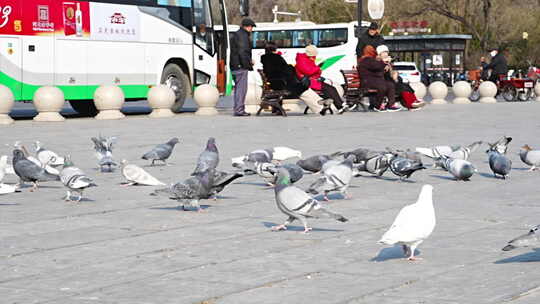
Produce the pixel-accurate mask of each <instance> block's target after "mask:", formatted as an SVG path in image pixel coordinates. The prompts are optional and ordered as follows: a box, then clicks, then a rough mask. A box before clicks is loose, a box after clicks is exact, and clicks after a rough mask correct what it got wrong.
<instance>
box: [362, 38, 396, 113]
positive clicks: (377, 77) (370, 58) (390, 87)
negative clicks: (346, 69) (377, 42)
mask: <svg viewBox="0 0 540 304" xmlns="http://www.w3.org/2000/svg"><path fill="white" fill-rule="evenodd" d="M357 69H358V76H359V77H360V81H361V84H362V87H363V88H367V89H376V90H377V94H376V95H375V98H372V99H371V98H370V101H369V102H370V105H369V108H370V109H371V110H373V111H375V112H397V111H400V110H401V107H399V106H397V105H396V104H395V103H396V85H395V83H394V82H393V81H392V80H387V79H385V76H384V74H385V73H387V72H390V70H391V69H390V66H389V64H387V63H384V62H383V61H382V58H381V57H380V56H378V55H377V51H376V50H375V48H374V47H373V46H371V45H367V46H366V47H365V48H364V51H363V54H362V57H361V58H360V60H358V66H357ZM385 97H386V98H388V103H387V104H386V106H385V105H384V104H383V101H384V98H385Z"/></svg>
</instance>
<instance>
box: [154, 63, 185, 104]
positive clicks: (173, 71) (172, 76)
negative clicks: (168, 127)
mask: <svg viewBox="0 0 540 304" xmlns="http://www.w3.org/2000/svg"><path fill="white" fill-rule="evenodd" d="M161 83H162V84H165V85H166V86H168V87H169V88H171V89H172V90H173V91H174V95H176V102H175V103H174V105H173V107H172V109H171V110H172V111H173V112H176V113H178V112H180V110H182V107H183V106H184V102H185V101H186V98H187V97H188V95H189V93H190V92H191V87H190V84H189V79H188V76H187V75H186V74H185V73H184V71H182V69H181V68H180V67H179V66H178V65H177V64H174V63H169V64H167V65H166V66H165V68H164V69H163V74H162V75H161Z"/></svg>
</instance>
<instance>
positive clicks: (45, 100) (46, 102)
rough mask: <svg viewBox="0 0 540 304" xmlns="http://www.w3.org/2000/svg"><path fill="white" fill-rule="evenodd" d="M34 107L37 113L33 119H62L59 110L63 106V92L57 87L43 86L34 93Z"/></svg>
mask: <svg viewBox="0 0 540 304" xmlns="http://www.w3.org/2000/svg"><path fill="white" fill-rule="evenodd" d="M33 101H34V107H35V108H36V110H37V111H38V115H37V116H36V117H34V120H35V121H64V120H66V119H65V118H64V117H63V116H62V115H60V113H59V112H60V110H62V107H63V106H64V102H65V100H64V92H62V90H60V89H59V88H57V87H52V86H44V87H41V88H39V89H38V90H37V91H36V92H35V93H34V99H33Z"/></svg>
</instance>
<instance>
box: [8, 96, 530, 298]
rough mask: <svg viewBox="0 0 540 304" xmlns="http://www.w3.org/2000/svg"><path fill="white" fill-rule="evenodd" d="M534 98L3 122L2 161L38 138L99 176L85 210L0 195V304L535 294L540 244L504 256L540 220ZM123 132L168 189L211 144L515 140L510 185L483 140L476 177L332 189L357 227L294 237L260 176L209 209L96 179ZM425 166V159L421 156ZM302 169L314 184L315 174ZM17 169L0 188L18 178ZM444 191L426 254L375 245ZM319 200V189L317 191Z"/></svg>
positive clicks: (121, 148) (313, 148) (318, 229)
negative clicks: (167, 155)
mask: <svg viewBox="0 0 540 304" xmlns="http://www.w3.org/2000/svg"><path fill="white" fill-rule="evenodd" d="M538 113H540V103H534V102H529V103H502V102H501V103H498V104H476V103H475V104H470V105H451V104H449V105H442V106H427V107H426V108H425V109H424V110H422V111H418V112H399V113H345V114H344V115H341V116H338V115H334V116H326V117H317V116H301V115H298V116H290V117H287V118H282V117H271V116H265V117H258V118H256V117H249V118H235V117H231V116H230V115H227V114H221V115H218V116H214V117H197V116H195V115H193V114H192V113H184V114H179V115H177V116H176V117H174V118H170V119H169V118H167V119H149V118H146V117H145V116H144V115H131V116H129V117H128V118H126V119H124V120H119V121H95V120H93V119H90V118H73V119H68V120H67V121H66V122H64V123H35V122H33V121H31V120H25V119H23V120H17V121H16V123H15V124H13V125H11V126H3V127H0V134H1V137H0V138H1V139H2V141H1V144H2V145H1V146H0V154H9V155H11V147H10V146H7V145H8V144H9V145H12V144H13V143H14V142H15V141H17V140H20V141H22V142H23V143H25V144H26V145H27V146H29V145H30V143H31V142H32V141H34V140H40V141H41V142H42V143H43V144H44V145H45V146H46V147H48V148H49V149H51V150H54V151H56V152H58V153H61V154H71V155H72V159H73V161H74V162H75V164H76V165H77V166H79V167H80V168H82V169H83V170H84V171H85V172H86V173H87V174H88V175H89V176H91V177H92V178H93V179H94V180H95V182H96V183H97V184H98V185H99V187H97V188H91V189H89V190H88V191H86V192H85V197H86V198H87V199H86V200H83V201H82V202H81V203H79V204H75V203H66V202H64V201H63V200H62V197H63V196H64V195H65V189H64V188H63V186H62V185H61V184H60V183H58V182H49V183H44V184H43V187H41V188H40V189H39V190H38V191H37V192H34V193H32V192H29V188H24V189H22V192H21V193H14V194H10V195H4V196H0V270H1V272H0V273H1V276H0V303H84V304H89V303H104V304H112V303H129V304H139V303H140V304H143V303H145V304H148V303H156V304H158V303H159V304H165V303H205V304H210V303H219V304H242V303H249V304H262V303H269V304H270V303H272V304H273V303H283V304H304V303H306V304H308V303H335V304H337V303H355V304H356V303H377V304H386V303H400V304H401V303H407V304H409V303H430V304H431V303H438V304H448V303H461V304H462V303H475V304H481V303H507V302H509V303H516V304H517V303H519V304H523V303H538V302H539V301H540V272H539V271H538V267H539V265H540V249H537V248H522V249H516V250H514V251H510V252H502V251H501V248H502V247H504V246H505V244H506V242H507V241H508V240H510V239H512V238H513V237H515V236H517V235H520V234H522V233H524V232H526V231H527V230H528V229H529V228H530V227H531V226H532V225H536V224H540V202H539V199H540V194H539V192H538V189H539V185H540V172H528V171H526V166H525V165H524V164H523V163H521V161H520V160H519V156H518V155H517V152H518V150H519V147H520V146H521V145H523V144H526V143H527V144H529V145H531V146H532V147H536V148H538V147H540V138H539V136H538V133H537V132H538V130H540V129H539V126H540V120H539V119H538ZM98 134H102V135H105V136H117V137H118V143H117V145H116V148H115V150H114V156H115V158H116V159H117V160H121V159H123V158H125V159H128V160H130V161H132V162H134V163H136V164H138V165H141V166H144V168H145V169H146V170H147V171H149V172H150V173H151V174H153V175H154V176H156V177H157V178H158V179H160V180H162V181H163V182H166V183H173V182H176V181H180V180H182V179H184V178H186V177H188V176H189V174H190V173H191V171H192V170H193V168H194V164H195V162H196V159H197V156H198V154H199V153H200V152H201V151H202V150H203V148H204V145H205V143H206V140H207V138H208V137H210V136H213V137H215V138H216V140H217V144H218V148H219V151H220V155H221V163H220V165H219V168H220V169H223V170H232V167H231V165H230V159H231V157H236V156H240V155H242V154H244V153H247V152H249V151H252V150H255V149H258V148H267V147H273V146H288V147H292V148H296V149H299V150H301V151H302V152H303V154H304V155H305V156H310V155H314V154H318V153H329V152H334V151H345V150H352V149H354V148H358V147H367V148H373V149H384V148H385V147H392V148H403V149H404V148H414V147H417V146H421V147H424V146H431V145H435V144H470V143H472V142H473V141H476V140H484V141H495V140H496V139H498V138H500V137H501V136H503V135H507V136H512V137H513V139H514V140H513V141H512V143H511V144H510V149H509V152H508V153H509V157H510V158H511V159H512V161H513V170H512V172H511V174H510V177H509V179H507V180H500V179H494V178H493V177H492V175H491V171H490V169H489V167H488V164H487V163H486V161H487V156H486V154H485V153H484V151H485V150H486V146H483V147H482V148H480V149H479V150H478V151H476V152H475V153H474V154H473V155H472V157H471V161H472V162H473V163H474V164H475V165H476V166H477V168H478V170H479V172H478V173H477V174H476V175H474V176H473V177H472V179H471V181H470V182H456V181H453V180H451V179H450V178H449V174H448V173H446V172H444V171H441V170H435V169H429V170H424V171H422V172H418V173H417V174H415V175H413V177H412V181H414V182H398V181H397V180H396V178H395V177H394V176H393V175H392V173H389V172H388V173H386V174H385V178H382V179H376V178H373V177H368V176H365V177H358V178H355V179H354V180H353V182H352V187H351V189H350V194H351V195H352V196H353V198H352V199H349V200H346V199H343V198H342V197H341V196H340V195H331V196H330V198H331V199H332V201H331V202H330V203H325V204H327V207H328V208H330V209H332V210H333V211H335V212H338V213H341V214H343V215H344V216H346V217H348V218H349V219H350V221H349V222H347V223H340V222H335V221H332V220H311V221H310V224H311V225H312V226H313V227H314V230H313V231H312V232H311V233H309V234H307V235H304V234H301V233H299V232H300V231H301V230H302V227H300V224H299V223H295V224H293V225H292V227H291V229H290V230H288V231H284V232H271V231H270V226H272V225H275V224H280V223H282V222H283V221H284V220H285V218H286V217H285V216H284V215H283V214H281V213H280V212H279V211H278V209H277V207H276V204H275V201H274V192H273V190H271V189H269V188H268V187H266V186H265V185H264V183H263V182H262V180H261V179H259V178H258V177H257V176H248V177H245V178H242V179H239V180H237V182H235V183H233V184H232V185H230V186H229V187H228V188H226V189H225V190H224V191H223V192H222V193H221V196H220V198H219V200H218V201H217V202H214V201H213V200H208V201H203V202H202V204H203V206H204V208H205V211H206V212H204V213H200V214H199V213H196V212H182V211H179V210H178V209H177V204H176V203H175V202H174V201H171V200H168V199H167V198H163V197H153V196H149V193H150V192H152V191H153V189H154V188H155V187H143V186H133V187H121V185H120V183H121V182H123V179H122V176H121V174H120V172H119V171H116V172H114V173H99V172H98V170H97V169H96V159H95V157H94V153H93V149H92V147H93V145H92V143H91V141H90V137H93V136H97V135H98ZM174 136H178V137H179V138H180V139H181V142H180V144H179V145H177V146H176V148H175V150H174V153H173V155H172V157H171V159H170V163H171V165H170V166H166V167H164V166H158V167H146V165H148V163H147V162H146V161H144V160H142V159H140V157H141V155H142V154H143V153H144V152H146V151H147V150H149V149H151V147H152V146H153V145H155V144H157V143H162V142H165V141H167V140H168V139H169V138H171V137H174ZM426 162H427V163H430V162H429V161H427V160H426ZM314 178H315V177H314V176H311V175H306V176H304V178H303V180H301V181H300V182H299V186H300V187H306V186H307V185H309V183H311V182H312V181H313V180H314ZM16 181H17V180H16V178H15V177H14V176H12V175H8V176H7V177H6V179H5V180H4V182H8V183H14V182H16ZM426 183H428V184H431V185H433V186H434V196H433V197H434V206H435V212H436V215H437V226H436V228H435V230H434V232H433V234H432V236H431V237H430V238H429V239H428V240H426V241H425V242H424V243H423V244H422V245H420V247H419V248H418V251H419V257H422V258H423V260H422V261H419V262H408V261H406V260H404V259H403V257H402V253H401V250H400V249H399V248H397V247H394V248H391V247H388V246H381V245H378V244H377V243H376V242H377V240H378V239H379V238H380V237H381V235H382V234H383V233H384V232H385V231H386V229H387V228H388V227H389V225H390V224H391V223H392V221H393V219H394V217H395V216H396V215H397V213H398V212H399V210H400V209H401V208H402V207H403V206H404V205H406V204H411V203H414V202H415V201H416V198H417V196H418V194H419V191H420V188H421V186H422V185H423V184H426ZM319 198H320V197H319Z"/></svg>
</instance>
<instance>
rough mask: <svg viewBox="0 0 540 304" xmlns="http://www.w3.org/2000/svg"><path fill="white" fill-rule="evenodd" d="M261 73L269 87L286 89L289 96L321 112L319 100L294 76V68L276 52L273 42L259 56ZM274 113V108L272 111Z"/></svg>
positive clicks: (316, 111) (315, 94)
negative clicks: (261, 66) (261, 67)
mask: <svg viewBox="0 0 540 304" xmlns="http://www.w3.org/2000/svg"><path fill="white" fill-rule="evenodd" d="M261 63H262V65H263V73H264V75H265V76H266V79H267V81H268V82H270V87H271V88H272V89H273V90H286V91H288V92H289V93H290V96H287V97H289V98H299V99H300V100H302V101H303V102H304V103H305V104H306V105H307V106H308V107H309V108H310V109H311V110H312V111H314V112H315V113H320V114H322V115H324V113H321V111H322V110H323V107H322V105H321V104H320V103H319V101H320V100H321V98H320V97H318V95H317V93H315V92H314V91H313V90H311V89H310V88H307V87H305V86H304V85H303V84H302V83H301V82H300V80H298V78H297V77H296V70H295V68H294V67H293V66H292V65H289V64H287V62H286V61H285V59H283V57H282V56H281V55H280V54H279V53H278V51H277V46H276V45H275V44H274V43H271V42H270V43H268V44H267V45H266V47H265V54H264V55H262V56H261ZM273 112H274V113H275V110H274V111H273Z"/></svg>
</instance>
